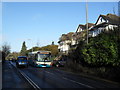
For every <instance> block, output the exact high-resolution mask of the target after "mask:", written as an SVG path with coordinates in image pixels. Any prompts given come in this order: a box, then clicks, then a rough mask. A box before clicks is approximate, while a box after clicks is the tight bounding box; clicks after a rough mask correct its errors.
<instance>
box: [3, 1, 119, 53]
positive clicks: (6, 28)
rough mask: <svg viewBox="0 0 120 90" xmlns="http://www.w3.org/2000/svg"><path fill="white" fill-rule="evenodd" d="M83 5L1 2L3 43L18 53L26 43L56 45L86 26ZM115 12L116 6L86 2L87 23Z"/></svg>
mask: <svg viewBox="0 0 120 90" xmlns="http://www.w3.org/2000/svg"><path fill="white" fill-rule="evenodd" d="M85 5H86V3H85V2H3V3H2V41H3V43H4V42H7V43H8V44H9V45H10V46H11V51H12V52H14V51H16V52H19V51H20V50H21V47H22V43H23V42H24V41H25V42H26V46H27V49H30V48H31V47H33V46H40V47H42V46H46V45H50V44H51V43H52V41H54V42H55V44H57V45H58V43H57V42H58V41H59V38H60V36H61V35H62V34H66V33H69V32H75V31H76V29H77V27H78V25H79V24H85V23H86V11H85ZM113 8H114V10H113ZM113 11H115V14H118V3H117V2H88V22H89V23H95V22H96V20H97V18H98V17H99V15H100V14H103V15H106V14H108V13H112V14H113Z"/></svg>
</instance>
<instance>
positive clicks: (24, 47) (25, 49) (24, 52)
mask: <svg viewBox="0 0 120 90" xmlns="http://www.w3.org/2000/svg"><path fill="white" fill-rule="evenodd" d="M26 54H27V47H26V45H25V41H24V42H23V45H22V49H21V51H20V55H22V56H26Z"/></svg>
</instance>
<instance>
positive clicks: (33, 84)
mask: <svg viewBox="0 0 120 90" xmlns="http://www.w3.org/2000/svg"><path fill="white" fill-rule="evenodd" d="M19 71H20V70H19ZM20 73H21V74H22V75H23V76H24V77H25V78H26V79H27V81H28V82H29V83H30V84H31V85H32V86H33V87H34V88H35V89H36V88H37V89H39V90H41V88H40V87H39V86H38V85H37V84H35V83H34V82H33V81H32V80H31V79H30V78H29V77H28V76H27V75H26V74H24V73H23V72H22V71H20ZM37 89H36V90H37Z"/></svg>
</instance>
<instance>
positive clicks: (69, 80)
mask: <svg viewBox="0 0 120 90" xmlns="http://www.w3.org/2000/svg"><path fill="white" fill-rule="evenodd" d="M62 78H63V79H65V80H69V81H71V82H74V83H77V84H80V85H83V86H85V87H88V88H94V87H92V86H89V85H86V84H83V83H80V82H77V81H74V80H71V79H68V78H65V77H62Z"/></svg>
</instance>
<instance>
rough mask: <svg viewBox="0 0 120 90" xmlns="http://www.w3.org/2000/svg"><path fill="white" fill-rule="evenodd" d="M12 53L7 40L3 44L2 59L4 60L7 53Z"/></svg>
mask: <svg viewBox="0 0 120 90" xmlns="http://www.w3.org/2000/svg"><path fill="white" fill-rule="evenodd" d="M9 53H10V45H8V44H7V42H5V43H4V44H3V45H2V60H3V61H4V60H5V58H6V57H7V55H8V54H9Z"/></svg>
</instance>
